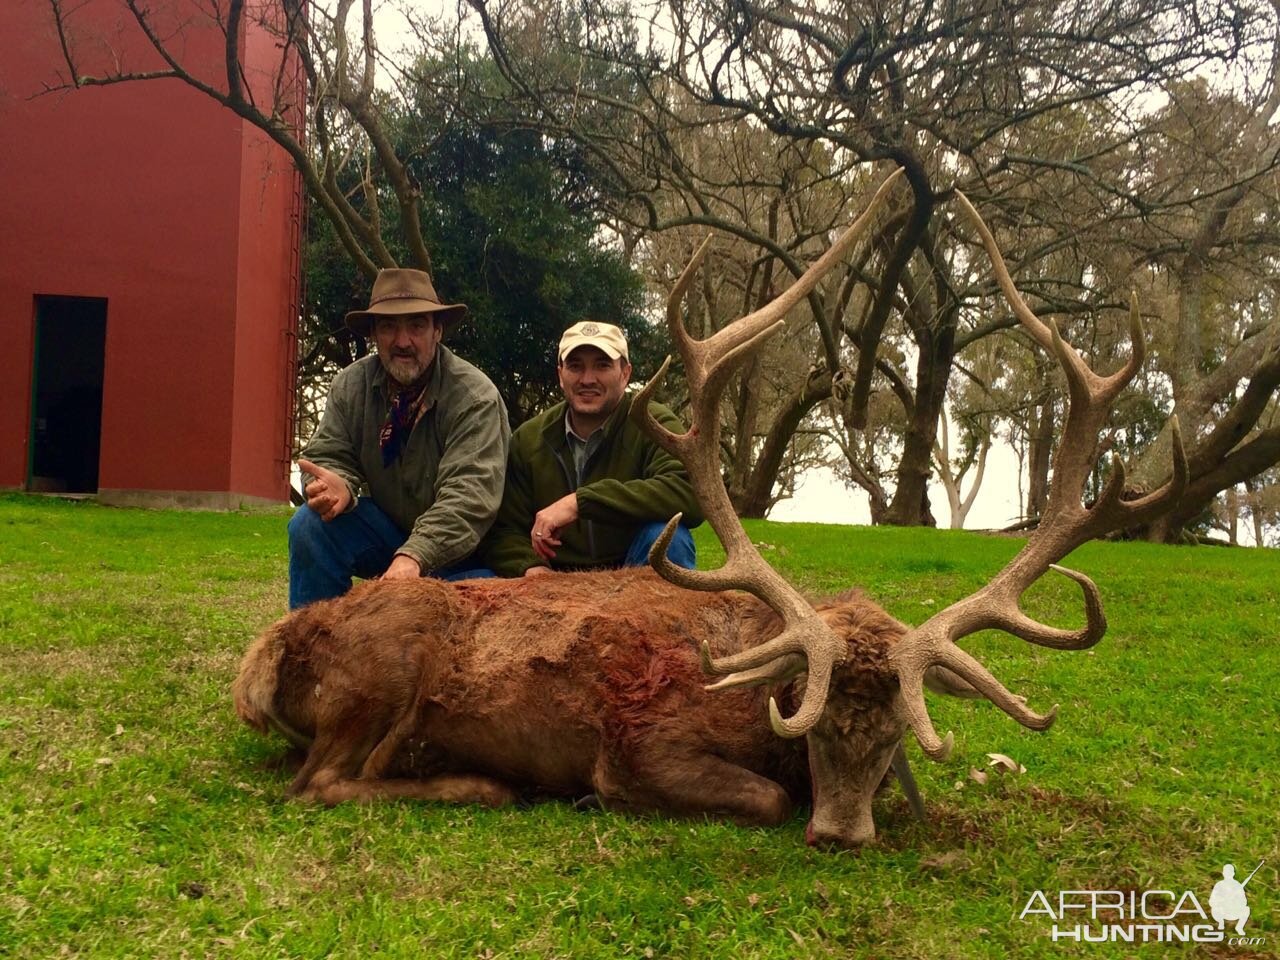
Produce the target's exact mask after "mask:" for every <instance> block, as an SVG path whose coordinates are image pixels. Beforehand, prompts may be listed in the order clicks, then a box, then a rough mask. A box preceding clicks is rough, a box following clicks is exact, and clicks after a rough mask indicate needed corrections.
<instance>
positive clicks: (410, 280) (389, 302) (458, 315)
mask: <svg viewBox="0 0 1280 960" xmlns="http://www.w3.org/2000/svg"><path fill="white" fill-rule="evenodd" d="M410 313H434V314H438V315H439V318H440V320H441V322H443V323H444V327H445V330H446V331H448V329H449V328H450V327H452V326H453V325H454V324H455V323H457V322H458V321H459V320H461V319H462V318H463V317H465V316H466V315H467V305H466V304H465V303H441V302H440V297H439V296H437V295H436V288H435V287H434V286H432V284H431V276H430V274H428V273H427V272H426V271H425V270H409V269H403V268H398V267H397V268H392V269H387V270H379V271H378V278H377V279H376V280H374V281H373V292H372V293H371V294H370V295H369V309H367V310H352V311H351V312H350V313H348V314H347V317H346V320H347V328H348V329H350V330H352V331H354V332H355V333H358V334H359V335H360V336H362V337H367V336H370V335H371V334H372V333H373V324H374V320H375V318H377V317H398V316H404V315H405V314H410Z"/></svg>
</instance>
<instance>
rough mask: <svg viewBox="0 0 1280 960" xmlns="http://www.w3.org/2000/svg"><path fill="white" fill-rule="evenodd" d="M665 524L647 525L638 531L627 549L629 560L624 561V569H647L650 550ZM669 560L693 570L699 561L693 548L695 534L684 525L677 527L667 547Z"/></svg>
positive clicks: (678, 565)
mask: <svg viewBox="0 0 1280 960" xmlns="http://www.w3.org/2000/svg"><path fill="white" fill-rule="evenodd" d="M665 527H666V524H665V523H646V524H645V525H644V526H643V527H641V528H640V529H639V530H637V531H636V535H635V537H633V538H632V540H631V546H630V547H628V548H627V558H626V559H625V560H623V561H622V565H623V566H624V567H647V566H648V565H649V549H650V548H651V547H652V546H653V543H654V541H655V540H657V539H658V535H659V534H660V533H662V531H663V528H665ZM667 559H668V560H670V561H671V562H672V563H674V564H675V565H676V566H677V567H684V568H685V569H686V570H692V569H693V568H694V564H695V563H696V561H697V551H696V550H695V549H694V546H693V534H692V533H690V532H689V528H688V527H686V526H685V525H684V524H683V523H682V524H680V526H678V527H676V535H675V536H674V537H672V538H671V543H670V545H669V546H668V547H667Z"/></svg>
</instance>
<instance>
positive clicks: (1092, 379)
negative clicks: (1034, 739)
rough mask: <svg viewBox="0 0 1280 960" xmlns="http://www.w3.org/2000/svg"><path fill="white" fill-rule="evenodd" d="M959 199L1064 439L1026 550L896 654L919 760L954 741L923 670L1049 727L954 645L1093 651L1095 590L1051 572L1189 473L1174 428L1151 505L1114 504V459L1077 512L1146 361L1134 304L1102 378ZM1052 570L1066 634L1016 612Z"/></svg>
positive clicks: (1148, 508)
mask: <svg viewBox="0 0 1280 960" xmlns="http://www.w3.org/2000/svg"><path fill="white" fill-rule="evenodd" d="M957 198H958V200H959V201H960V204H961V207H962V208H963V209H964V211H965V213H966V214H967V215H968V216H969V218H970V219H971V220H972V221H973V224H974V227H975V229H976V230H977V231H978V234H979V236H980V237H981V239H982V244H983V246H984V247H985V248H986V250H987V253H988V255H989V256H990V258H991V264H992V270H993V271H994V273H995V275H996V279H997V281H998V283H999V286H1000V289H1001V291H1002V292H1003V294H1004V296H1005V299H1006V300H1007V301H1008V303H1009V306H1010V308H1011V309H1012V310H1013V312H1014V314H1015V315H1016V316H1017V318H1018V321H1019V322H1020V323H1021V324H1022V326H1023V328H1024V329H1025V330H1026V331H1027V332H1028V333H1029V334H1030V335H1031V336H1032V338H1033V339H1035V340H1036V342H1038V343H1039V344H1040V345H1041V346H1042V347H1044V348H1045V349H1046V350H1048V351H1049V352H1051V353H1052V354H1053V355H1054V356H1055V357H1056V358H1057V360H1058V363H1059V365H1060V366H1061V367H1062V369H1063V372H1064V373H1065V375H1066V378H1067V385H1068V398H1069V403H1068V411H1067V418H1066V425H1065V426H1064V428H1063V434H1062V439H1061V440H1060V442H1059V444H1058V450H1057V452H1056V453H1055V455H1054V460H1053V488H1052V490H1051V491H1050V495H1049V502H1048V503H1047V505H1046V507H1045V511H1044V515H1043V516H1042V518H1041V521H1040V525H1039V526H1038V527H1037V528H1036V530H1035V532H1034V533H1032V535H1031V536H1030V537H1029V538H1028V539H1027V542H1026V545H1025V546H1024V547H1023V548H1022V550H1020V551H1019V552H1018V554H1017V556H1015V557H1014V558H1013V559H1012V560H1011V561H1009V563H1008V564H1007V565H1006V566H1005V568H1004V569H1003V570H1001V571H1000V572H999V573H998V574H996V576H995V577H994V578H992V580H991V581H990V583H988V584H987V585H986V586H985V587H983V588H982V589H980V590H978V591H977V592H976V593H974V594H972V595H970V596H969V597H966V598H964V599H963V600H960V601H958V602H956V603H954V604H952V605H951V606H949V607H947V608H946V609H945V610H942V611H940V612H939V613H937V614H936V615H934V616H933V617H931V618H930V619H929V620H927V621H926V622H925V623H923V624H922V625H921V626H919V627H917V628H916V629H914V630H912V631H910V632H909V633H908V634H907V636H906V637H904V638H903V639H902V640H901V641H900V642H899V643H898V645H897V647H896V648H895V650H894V653H893V656H894V660H895V665H896V667H897V670H898V677H899V683H900V687H901V691H902V711H903V716H904V719H905V720H906V721H907V723H908V724H910V726H911V729H912V730H913V731H914V732H915V734H916V737H917V739H918V740H919V741H920V744H921V746H922V747H923V748H924V750H925V752H926V753H927V754H928V755H929V756H931V757H933V758H934V759H944V758H945V757H946V756H947V754H948V753H949V751H950V746H951V743H952V738H951V735H950V734H948V735H947V738H946V739H945V740H943V739H940V738H939V737H938V734H937V731H936V730H934V728H933V724H932V721H930V719H929V713H928V708H927V707H926V705H925V700H924V690H923V685H924V676H925V671H927V670H928V669H929V668H930V667H931V666H942V667H946V668H947V669H949V670H951V671H953V672H954V673H956V674H958V675H959V676H960V677H961V678H962V679H964V680H965V681H967V682H968V683H969V684H970V685H972V686H973V687H974V688H976V689H977V690H978V691H979V692H981V693H982V694H983V695H984V696H986V697H987V698H988V699H989V700H991V701H992V702H993V703H995V704H996V705H997V706H999V707H1000V708H1001V709H1002V710H1004V711H1005V712H1006V713H1008V714H1009V715H1010V716H1012V717H1013V718H1014V719H1016V720H1017V721H1018V722H1019V723H1021V724H1023V725H1024V726H1027V727H1030V728H1032V729H1036V730H1043V729H1045V728H1046V727H1048V726H1049V725H1050V724H1051V723H1052V722H1053V719H1054V717H1055V716H1056V714H1057V707H1056V706H1055V707H1054V708H1053V709H1052V710H1050V711H1049V712H1048V713H1045V714H1038V713H1036V712H1034V711H1033V710H1031V709H1029V708H1028V707H1027V706H1026V703H1025V702H1024V701H1023V700H1022V699H1021V698H1018V697H1016V696H1014V695H1013V694H1011V693H1010V692H1009V691H1008V690H1007V689H1005V687H1004V686H1003V685H1001V683H1000V682H999V681H998V680H996V678H995V677H994V676H992V675H991V673H990V672H989V671H988V670H987V669H986V668H985V667H983V666H982V664H981V663H979V662H978V661H977V660H976V659H975V658H974V657H972V656H970V655H969V654H968V653H965V652H964V651H963V650H961V649H960V648H959V647H958V646H956V642H957V641H959V640H961V639H963V638H964V637H966V636H968V635H969V634H971V633H975V632H977V631H978V630H985V629H1000V630H1004V631H1005V632H1007V633H1011V634H1013V635H1014V636H1016V637H1019V638H1020V639H1022V640H1026V641H1028V642H1030V643H1035V644H1038V645H1040V646H1045V647H1053V648H1056V649H1066V650H1078V649H1083V648H1085V647H1090V646H1092V645H1094V644H1095V643H1097V642H1098V641H1099V640H1101V639H1102V636H1103V634H1104V633H1105V632H1106V629H1107V621H1106V616H1105V614H1104V613H1103V610H1102V600H1101V597H1100V596H1099V594H1098V588H1097V586H1096V585H1095V584H1094V583H1093V581H1092V580H1090V579H1089V578H1088V577H1087V576H1085V575H1084V574H1082V573H1078V572H1076V571H1074V570H1070V569H1067V568H1066V567H1062V566H1059V565H1058V561H1059V560H1061V559H1062V558H1063V557H1065V556H1066V555H1067V554H1068V553H1070V552H1071V551H1072V550H1074V549H1075V548H1076V547H1078V546H1079V545H1080V544H1082V543H1084V542H1086V541H1087V540H1090V539H1093V538H1094V537H1097V536H1100V535H1102V534H1104V533H1108V532H1110V531H1111V530H1114V529H1116V528H1117V527H1119V526H1123V525H1130V524H1134V523H1138V522H1141V521H1142V520H1143V519H1145V518H1147V517H1150V516H1153V515H1155V513H1156V512H1157V511H1159V510H1161V509H1163V508H1164V506H1165V505H1166V504H1167V503H1168V502H1169V501H1170V500H1171V499H1173V498H1174V497H1176V496H1178V493H1179V492H1180V490H1181V489H1182V487H1183V486H1184V485H1185V483H1186V474H1187V466H1186V454H1185V451H1184V450H1183V448H1182V441H1181V435H1180V433H1179V431H1178V425H1177V421H1176V420H1174V421H1173V423H1172V430H1173V440H1174V443H1173V447H1174V452H1173V461H1174V463H1173V477H1172V479H1171V480H1170V481H1169V483H1168V484H1166V485H1165V486H1164V487H1163V488H1162V489H1161V490H1159V491H1157V492H1156V493H1155V494H1152V495H1151V496H1148V497H1144V498H1142V499H1141V500H1138V501H1134V502H1129V503H1126V502H1124V501H1123V500H1122V496H1123V492H1124V467H1123V465H1122V464H1121V463H1120V461H1119V459H1118V458H1116V460H1115V461H1114V466H1113V469H1112V474H1111V477H1110V478H1109V479H1108V482H1107V485H1106V487H1105V488H1104V490H1103V492H1102V495H1101V496H1100V497H1099V498H1098V500H1097V501H1096V502H1095V503H1094V504H1093V505H1092V506H1090V507H1088V508H1086V507H1085V506H1084V505H1083V504H1082V503H1081V496H1082V494H1083V492H1084V485H1085V482H1086V480H1087V479H1088V476H1089V472H1090V470H1091V469H1092V466H1093V462H1094V459H1095V458H1094V456H1093V453H1092V451H1093V449H1094V445H1095V442H1096V437H1097V435H1098V433H1099V432H1100V431H1101V429H1102V427H1103V424H1104V423H1105V420H1106V417H1107V415H1108V413H1109V411H1110V408H1111V405H1112V404H1113V403H1114V401H1115V398H1116V397H1117V396H1118V395H1119V393H1120V391H1121V390H1122V389H1123V388H1124V387H1125V386H1126V385H1127V384H1128V383H1129V382H1130V381H1131V380H1132V379H1133V377H1134V376H1135V375H1136V374H1137V372H1138V369H1139V368H1140V367H1141V365H1142V362H1143V360H1144V359H1145V356H1146V351H1145V345H1144V341H1145V337H1144V333H1143V328H1142V319H1141V316H1140V315H1139V312H1138V304H1137V298H1136V297H1133V296H1132V295H1131V297H1130V302H1129V332H1130V336H1131V337H1132V341H1133V346H1132V350H1131V352H1130V356H1129V359H1128V361H1127V362H1126V363H1125V364H1124V365H1123V366H1122V367H1121V369H1120V370H1118V371H1116V372H1115V373H1113V374H1111V375H1110V376H1107V377H1100V376H1098V375H1097V374H1096V373H1095V372H1094V371H1093V370H1092V369H1091V368H1090V367H1089V365H1088V364H1087V363H1085V361H1084V360H1083V359H1082V358H1081V356H1080V354H1079V353H1078V352H1077V351H1076V350H1075V348H1073V347H1072V346H1071V345H1070V344H1068V343H1066V342H1065V341H1064V340H1063V339H1062V335H1061V333H1060V332H1059V330H1058V327H1057V325H1056V324H1055V323H1054V322H1053V321H1052V320H1049V321H1044V320H1041V319H1040V318H1039V317H1037V316H1036V315H1035V314H1034V313H1033V312H1032V311H1031V309H1030V308H1029V307H1028V306H1027V304H1026V302H1025V301H1024V300H1023V299H1022V296H1021V295H1020V294H1019V293H1018V290H1017V288H1016V287H1015V286H1014V283H1013V279H1012V277H1011V276H1010V275H1009V270H1008V267H1007V265H1006V264H1005V262H1004V257H1003V256H1002V254H1001V253H1000V250H999V248H998V247H997V246H996V243H995V239H994V237H993V236H992V234H991V231H990V229H988V227H987V225H986V223H984V222H983V220H982V217H981V216H980V215H979V214H978V212H977V210H975V209H974V207H973V205H972V204H971V203H970V202H969V200H968V198H967V197H965V196H964V195H963V194H961V193H959V192H958V191H957ZM1050 569H1052V570H1055V571H1057V572H1059V573H1061V574H1063V575H1064V576H1066V577H1069V578H1070V579H1072V580H1074V581H1075V582H1076V583H1077V584H1079V586H1080V588H1081V591H1082V592H1083V596H1084V605H1085V626H1084V627H1083V628H1081V629H1079V630H1065V629H1061V628H1057V627H1052V626H1048V625H1046V624H1043V623H1040V622H1039V621H1036V620H1034V619H1032V618H1031V617H1028V616H1027V615H1026V614H1025V613H1023V612H1022V610H1021V608H1020V607H1019V605H1018V602H1019V599H1020V598H1021V597H1022V594H1023V593H1024V592H1025V591H1026V590H1027V588H1028V587H1030V586H1031V584H1033V583H1034V582H1035V581H1036V580H1038V579H1039V578H1040V577H1041V576H1042V575H1043V574H1044V573H1045V571H1047V570H1050Z"/></svg>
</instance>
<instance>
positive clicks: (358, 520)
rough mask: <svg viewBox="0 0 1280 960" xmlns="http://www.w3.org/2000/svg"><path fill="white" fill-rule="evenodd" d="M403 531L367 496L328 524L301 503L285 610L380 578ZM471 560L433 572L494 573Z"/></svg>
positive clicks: (293, 523)
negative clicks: (361, 581) (361, 579)
mask: <svg viewBox="0 0 1280 960" xmlns="http://www.w3.org/2000/svg"><path fill="white" fill-rule="evenodd" d="M407 536H408V532H407V531H405V530H401V529H400V528H399V527H398V526H396V525H395V523H393V522H392V520H391V518H390V517H388V516H387V515H386V514H385V513H383V512H382V509H381V508H380V507H378V505H377V504H375V503H374V502H373V501H372V500H370V499H369V498H368V497H360V498H359V500H357V501H356V507H355V509H354V510H349V511H347V512H346V513H344V514H342V515H340V516H337V517H334V518H333V519H332V520H330V521H329V522H328V523H326V522H325V521H323V520H321V519H320V515H319V514H318V513H316V512H315V511H314V510H312V509H311V508H310V507H308V506H306V505H305V504H304V505H303V506H301V507H299V508H298V509H297V510H296V511H295V512H294V514H293V517H292V519H290V521H289V609H290V610H296V609H297V608H298V607H301V606H305V605H306V604H308V603H315V602H316V601H317V600H328V599H329V598H330V597H340V596H342V595H343V594H344V593H346V592H347V591H348V590H350V589H351V578H352V577H353V576H356V577H364V578H366V579H368V578H372V577H379V576H382V574H384V573H385V572H386V570H387V567H389V566H390V565H391V559H392V557H394V556H395V553H396V551H397V550H399V549H400V548H401V547H402V546H404V541H405V538H406V537H407ZM469 560H470V558H467V559H466V560H462V561H460V562H458V563H455V564H451V565H450V566H448V567H442V568H440V569H439V570H435V571H433V572H432V574H431V576H433V577H435V578H437V579H439V580H470V579H474V578H479V577H492V576H493V571H492V570H486V569H484V568H480V567H474V566H472V565H471V564H470V563H469Z"/></svg>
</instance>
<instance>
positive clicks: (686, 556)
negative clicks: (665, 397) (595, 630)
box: [482, 321, 702, 577]
mask: <svg viewBox="0 0 1280 960" xmlns="http://www.w3.org/2000/svg"><path fill="white" fill-rule="evenodd" d="M558 357H559V363H558V365H557V371H558V373H559V377H560V389H561V390H562V391H563V392H564V397H565V399H564V402H563V403H558V404H556V405H555V406H554V407H552V408H551V409H550V410H547V411H546V412H545V413H542V414H539V415H538V416H536V417H533V418H532V419H530V420H528V421H527V422H525V423H523V424H521V425H520V427H519V428H518V429H517V430H516V431H515V433H514V434H512V436H511V453H510V456H509V457H508V460H507V481H506V487H505V489H504V490H503V494H502V506H501V508H500V509H499V511H498V519H497V521H496V522H495V523H494V526H493V530H492V531H491V532H490V534H489V537H488V539H487V540H486V541H485V546H484V548H483V549H482V554H483V556H484V557H485V559H486V561H487V563H488V565H489V566H490V567H492V568H493V570H494V571H495V572H496V573H498V575H499V576H505V577H517V576H526V577H527V576H536V575H539V574H544V573H550V572H552V571H553V570H583V569H592V568H599V567H620V566H632V565H635V566H638V565H642V564H644V563H646V562H647V558H648V555H649V548H650V547H651V546H652V545H653V542H654V540H656V539H657V537H658V534H659V533H661V532H662V528H663V526H665V524H666V522H667V520H669V519H670V518H671V516H672V515H673V514H676V513H683V514H684V523H683V524H681V526H680V527H679V528H678V529H677V531H676V536H675V539H674V540H673V541H672V543H671V547H670V548H669V550H668V551H667V555H668V556H669V557H670V558H671V560H672V561H673V562H675V563H677V564H679V565H681V566H683V567H693V565H694V548H693V537H692V536H690V534H689V530H688V526H686V524H687V525H689V526H694V525H696V524H698V523H701V522H702V515H701V512H700V511H699V509H698V502H697V500H696V499H695V498H694V495H693V490H692V488H691V487H690V485H689V478H688V476H687V475H686V473H685V470H684V467H683V466H682V465H681V464H680V462H679V461H678V460H676V459H675V458H674V457H672V456H671V455H670V454H668V453H667V452H666V451H665V450H663V449H662V448H661V447H659V446H658V445H657V444H656V443H654V442H653V441H652V440H650V439H649V437H648V435H646V434H645V433H644V431H643V430H641V429H640V428H639V427H638V426H637V425H636V424H635V423H633V422H632V421H631V418H630V417H629V416H628V412H629V411H630V409H631V399H632V398H631V397H630V396H628V395H627V394H626V387H627V382H628V381H629V380H630V378H631V363H630V362H629V360H628V357H627V338H626V336H625V335H624V334H623V332H622V331H621V330H620V329H618V328H617V327H615V326H614V325H613V324H609V323H597V322H594V321H585V322H583V323H576V324H574V325H573V326H572V327H570V328H569V329H568V330H566V331H565V332H564V335H563V336H562V337H561V338H560V349H559V352H558ZM650 410H652V411H653V414H654V416H655V417H657V419H658V421H659V422H660V423H662V424H663V425H665V426H666V427H668V428H669V429H671V430H673V431H675V432H676V433H683V432H684V430H685V427H684V425H683V424H682V423H681V422H680V420H679V419H678V418H677V417H676V415H675V414H674V413H672V412H671V411H670V410H668V409H667V408H666V407H664V406H662V405H661V404H657V403H654V404H651V405H650Z"/></svg>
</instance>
